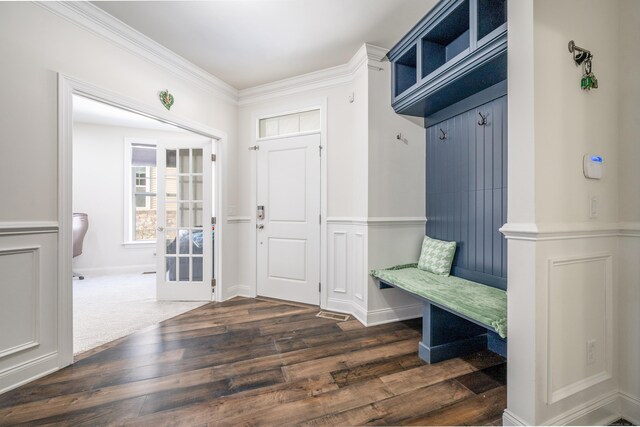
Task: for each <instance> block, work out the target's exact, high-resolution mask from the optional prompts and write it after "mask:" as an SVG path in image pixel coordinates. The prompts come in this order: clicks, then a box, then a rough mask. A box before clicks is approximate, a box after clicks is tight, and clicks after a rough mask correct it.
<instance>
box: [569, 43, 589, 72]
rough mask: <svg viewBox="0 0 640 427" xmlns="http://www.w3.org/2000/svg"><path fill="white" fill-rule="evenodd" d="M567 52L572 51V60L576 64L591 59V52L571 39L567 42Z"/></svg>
mask: <svg viewBox="0 0 640 427" xmlns="http://www.w3.org/2000/svg"><path fill="white" fill-rule="evenodd" d="M569 52H570V53H573V61H574V62H575V63H576V66H578V65H582V63H583V62H584V61H589V62H590V61H591V60H592V59H593V54H592V53H591V52H590V51H588V50H587V49H585V48H582V47H580V46H578V45H576V43H575V42H574V41H573V40H571V41H570V42H569Z"/></svg>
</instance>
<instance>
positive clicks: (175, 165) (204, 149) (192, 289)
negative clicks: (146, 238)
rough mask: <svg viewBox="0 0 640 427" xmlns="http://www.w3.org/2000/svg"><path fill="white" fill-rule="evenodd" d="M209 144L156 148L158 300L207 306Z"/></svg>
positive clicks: (210, 268)
mask: <svg viewBox="0 0 640 427" xmlns="http://www.w3.org/2000/svg"><path fill="white" fill-rule="evenodd" d="M211 150H212V143H211V142H210V141H208V142H201V143H200V142H189V143H181V144H180V143H171V144H167V143H159V144H158V150H157V156H158V157H157V165H158V216H157V222H158V223H157V229H158V238H157V251H156V257H157V263H158V264H157V270H156V271H157V274H156V277H157V282H156V295H157V299H158V300H181V301H210V300H211V295H212V293H211V278H212V277H213V276H212V275H213V261H212V260H213V239H212V229H211V206H212V200H211V199H212V189H211V186H212V182H211V175H212V174H211V169H212V168H211Z"/></svg>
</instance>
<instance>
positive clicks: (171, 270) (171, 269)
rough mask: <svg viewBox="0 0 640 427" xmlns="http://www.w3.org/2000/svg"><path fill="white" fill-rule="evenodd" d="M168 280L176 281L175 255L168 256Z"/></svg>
mask: <svg viewBox="0 0 640 427" xmlns="http://www.w3.org/2000/svg"><path fill="white" fill-rule="evenodd" d="M166 280H167V282H175V281H176V258H175V257H167V269H166Z"/></svg>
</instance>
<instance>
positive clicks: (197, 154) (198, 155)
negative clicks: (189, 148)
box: [191, 148, 203, 173]
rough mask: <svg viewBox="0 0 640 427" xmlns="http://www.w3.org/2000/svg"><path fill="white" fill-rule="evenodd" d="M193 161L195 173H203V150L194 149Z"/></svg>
mask: <svg viewBox="0 0 640 427" xmlns="http://www.w3.org/2000/svg"><path fill="white" fill-rule="evenodd" d="M191 161H192V162H193V173H202V161H203V159H202V148H194V149H193V153H192V158H191Z"/></svg>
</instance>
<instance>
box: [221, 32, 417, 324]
mask: <svg viewBox="0 0 640 427" xmlns="http://www.w3.org/2000/svg"><path fill="white" fill-rule="evenodd" d="M385 53H386V51H383V50H382V49H380V48H376V47H375V46H370V45H364V46H363V47H362V48H361V49H360V50H359V51H358V52H356V53H355V55H354V57H353V58H352V59H351V60H350V62H349V63H348V64H345V65H344V66H341V67H337V68H336V69H329V70H324V71H321V72H319V73H317V74H315V75H313V76H301V77H299V78H294V79H290V80H288V81H283V82H277V83H275V84H273V85H267V86H265V87H259V88H256V89H253V90H250V91H241V93H240V98H241V100H240V103H241V107H240V110H239V116H238V117H239V118H238V120H239V124H240V127H239V139H240V147H241V148H240V151H239V163H238V185H239V187H238V188H239V189H240V192H241V193H242V194H244V195H245V196H244V197H245V198H246V201H240V202H239V204H238V206H235V207H231V208H232V209H234V214H235V215H238V216H240V217H241V218H245V217H251V216H252V215H253V202H251V200H250V197H246V195H248V194H250V190H251V183H250V182H249V178H250V177H251V170H250V168H251V167H253V164H252V161H251V159H252V156H254V153H253V152H251V151H248V150H246V151H245V148H244V147H248V146H250V145H254V143H255V142H253V141H252V130H253V129H254V128H255V119H256V117H257V116H259V115H260V114H265V113H267V114H275V113H278V112H287V111H291V110H292V109H295V106H296V105H304V104H305V103H307V104H308V103H309V102H312V101H313V100H319V99H320V100H322V99H326V103H327V135H326V138H327V143H326V147H325V149H324V150H323V155H326V156H327V157H326V158H327V171H328V172H327V179H328V183H327V199H328V200H327V211H328V217H327V218H326V221H327V248H326V250H327V254H326V255H327V283H326V286H325V292H326V298H325V300H323V302H322V303H323V305H325V306H326V307H327V308H329V309H332V310H338V311H346V312H351V313H353V314H354V315H356V316H357V317H358V318H359V319H360V320H362V321H363V322H365V323H367V324H373V323H382V322H387V321H393V320H397V319H400V318H407V317H416V316H419V315H420V313H421V310H420V305H419V304H418V301H417V300H415V299H413V298H410V297H408V296H406V295H403V294H401V293H400V292H398V291H397V290H394V289H391V290H385V291H381V290H379V289H377V287H376V286H375V284H374V283H373V280H371V279H370V278H369V275H368V272H369V270H370V269H371V268H374V267H375V268H380V267H385V266H390V265H392V264H394V263H400V262H403V263H404V262H411V261H416V260H417V257H418V255H419V244H420V241H421V239H422V236H424V212H425V210H424V206H425V205H424V197H425V191H424V185H425V184H424V176H425V175H424V167H425V161H424V155H425V154H424V153H425V141H424V128H423V127H422V124H421V123H420V122H419V121H414V120H409V119H407V118H403V117H401V116H398V115H397V114H395V113H394V111H393V109H392V108H391V100H390V65H389V63H388V62H382V61H381V59H382V57H383V56H384V54H385ZM338 68H339V70H338ZM301 81H303V82H305V84H301ZM264 94H267V95H264ZM351 97H353V102H350V98H351ZM399 133H401V134H402V135H403V137H404V138H405V139H406V142H404V141H399V140H397V139H396V135H397V134H399ZM236 226H237V227H238V228H242V229H246V230H247V232H246V233H244V232H243V234H244V235H246V236H250V233H251V230H249V227H250V224H248V223H247V224H242V223H238V224H237V225H236ZM237 244H238V251H239V252H238V253H239V254H240V255H241V254H247V253H249V251H250V250H251V248H250V247H249V246H250V240H248V241H246V242H245V241H238V242H237ZM245 260H246V262H249V260H247V259H246V258H245ZM240 271H241V273H240V277H239V283H240V284H241V286H244V285H247V284H248V287H249V288H250V289H254V291H253V292H255V278H254V277H251V275H252V270H251V268H250V266H248V268H245V269H240ZM249 293H250V294H251V292H249Z"/></svg>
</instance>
